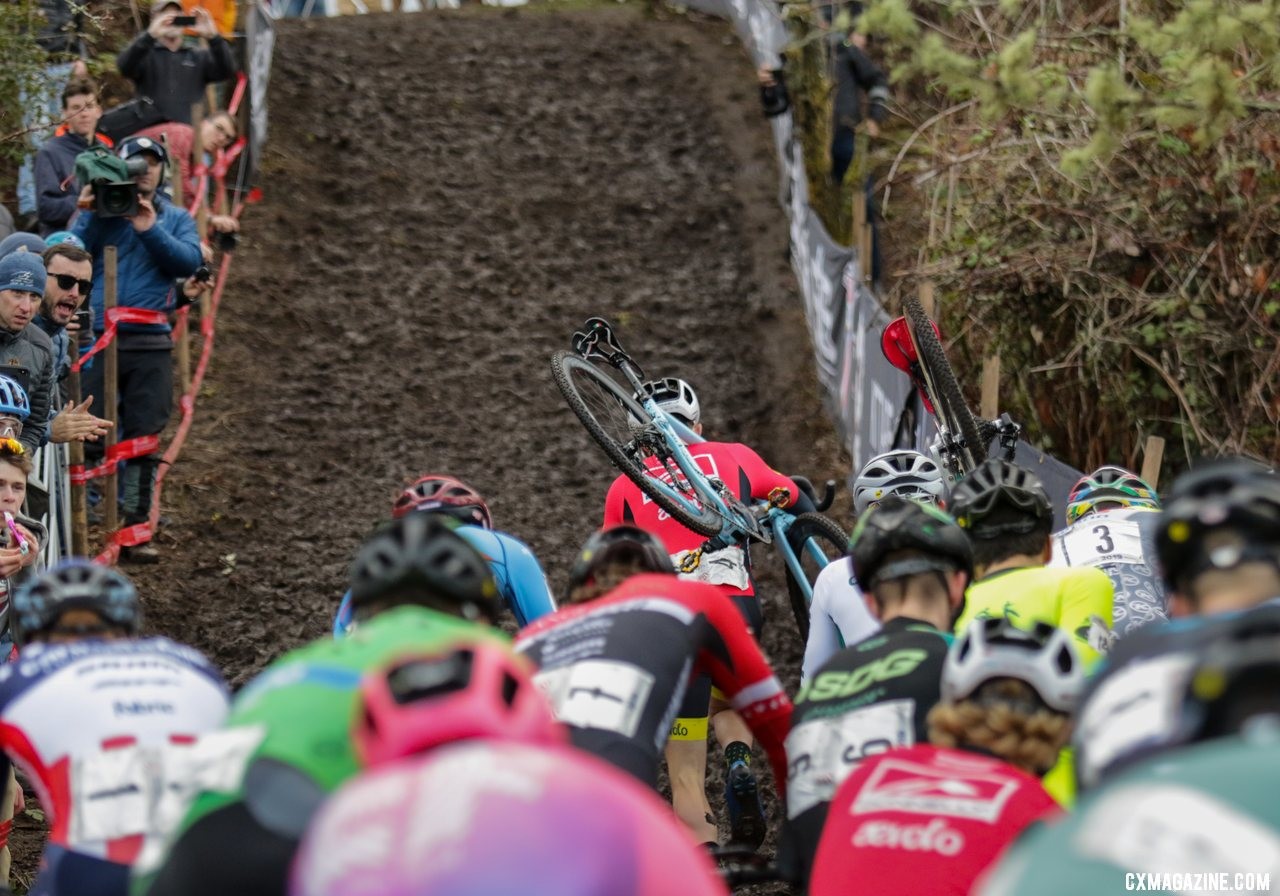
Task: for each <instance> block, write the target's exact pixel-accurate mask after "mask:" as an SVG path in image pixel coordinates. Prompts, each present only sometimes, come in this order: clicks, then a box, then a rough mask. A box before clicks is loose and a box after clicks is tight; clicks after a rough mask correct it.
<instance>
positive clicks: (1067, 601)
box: [1058, 567, 1115, 668]
mask: <svg viewBox="0 0 1280 896" xmlns="http://www.w3.org/2000/svg"><path fill="white" fill-rule="evenodd" d="M1071 573H1072V574H1071V575H1069V576H1066V577H1064V578H1063V580H1062V585H1061V589H1060V591H1059V597H1058V599H1059V608H1058V627H1059V628H1061V629H1062V630H1063V631H1066V632H1068V633H1070V634H1071V636H1072V638H1073V640H1074V643H1075V647H1076V651H1077V652H1078V653H1079V654H1080V658H1081V660H1083V661H1084V664H1085V667H1086V668H1088V667H1090V666H1092V665H1093V664H1094V663H1096V662H1097V661H1098V658H1099V657H1100V656H1101V655H1102V654H1103V653H1104V652H1106V648H1107V646H1108V644H1109V636H1110V631H1111V622H1112V619H1111V611H1112V601H1113V599H1114V594H1115V589H1114V587H1113V586H1112V584H1111V579H1110V578H1109V577H1108V576H1107V574H1106V573H1105V572H1103V571H1102V570H1100V569H1094V568H1093V567H1083V568H1074V569H1072V571H1071ZM1103 627H1105V628H1103Z"/></svg>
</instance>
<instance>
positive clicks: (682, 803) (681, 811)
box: [666, 732, 719, 843]
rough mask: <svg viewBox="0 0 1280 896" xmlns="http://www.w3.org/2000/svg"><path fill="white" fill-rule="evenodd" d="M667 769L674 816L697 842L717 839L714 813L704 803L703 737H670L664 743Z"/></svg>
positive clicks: (704, 758)
mask: <svg viewBox="0 0 1280 896" xmlns="http://www.w3.org/2000/svg"><path fill="white" fill-rule="evenodd" d="M666 757H667V772H668V773H669V774H670V776H671V804H672V807H673V808H674V809H675V811H676V815H677V816H678V817H679V818H680V820H681V821H683V822H684V823H685V826H686V827H688V828H689V830H690V831H692V832H693V838H694V840H695V841H696V842H698V843H714V842H716V841H717V840H718V839H719V832H718V831H717V830H716V823H715V816H714V815H713V814H712V813H711V804H710V803H708V802H707V791H706V787H705V781H706V777H707V739H706V735H705V732H704V734H703V737H702V738H701V739H698V740H693V739H682V740H677V739H675V738H672V739H671V740H668V741H667V746H666Z"/></svg>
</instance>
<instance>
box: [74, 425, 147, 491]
mask: <svg viewBox="0 0 1280 896" xmlns="http://www.w3.org/2000/svg"><path fill="white" fill-rule="evenodd" d="M159 447H160V437H159V436H158V435H152V436H138V437H137V438H136V439H129V440H127V441H124V442H117V443H116V444H115V445H112V446H111V447H110V448H108V449H107V453H106V455H105V456H104V457H103V462H102V463H101V464H99V465H98V466H96V467H94V468H93V469H91V470H86V469H85V468H84V465H83V464H72V465H71V466H70V467H68V468H67V474H68V475H69V476H70V478H71V484H72V485H86V484H87V483H89V482H90V481H92V480H94V479H99V478H101V477H103V476H109V475H111V474H112V473H114V472H115V471H116V466H117V465H118V464H119V463H120V461H122V460H132V459H133V458H135V457H145V456H147V455H148V454H155V452H156V450H157V449H158V448H159Z"/></svg>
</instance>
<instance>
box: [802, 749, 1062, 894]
mask: <svg viewBox="0 0 1280 896" xmlns="http://www.w3.org/2000/svg"><path fill="white" fill-rule="evenodd" d="M1058 811H1059V808H1058V804H1057V803H1056V802H1054V800H1053V797H1051V796H1049V794H1048V793H1047V792H1045V789H1044V787H1043V786H1042V785H1041V783H1040V779H1039V778H1035V777H1033V776H1031V775H1029V774H1027V773H1026V772H1024V771H1021V770H1020V769H1017V768H1015V767H1013V766H1012V765H1009V764H1008V763H1006V762H1002V761H1000V760H998V759H993V758H991V757H988V756H982V755H979V754H977V753H968V752H964V751H961V750H948V749H944V748H941V747H934V746H930V745H927V744H926V745H921V746H915V747H907V748H905V749H898V750H891V751H889V752H888V753H882V754H880V755H879V756H876V757H874V758H872V759H867V760H864V761H863V762H862V764H860V765H859V766H858V767H857V768H856V769H855V770H854V772H853V773H852V774H851V775H850V776H849V777H848V778H847V779H846V780H845V782H844V784H842V785H841V786H840V789H839V790H837V791H836V794H835V797H834V798H833V799H832V801H831V810H830V812H829V814H828V815H827V822H826V826H825V827H824V828H823V831H822V839H821V840H820V841H819V843H818V852H817V856H816V858H815V859H814V864H813V876H812V878H811V884H810V888H809V893H810V894H811V896H836V894H844V893H858V894H859V896H874V894H884V896H900V894H904V893H929V894H943V893H946V894H956V896H963V894H967V893H969V891H970V890H971V889H972V888H973V884H974V881H975V880H976V879H977V878H978V876H979V875H980V874H981V873H982V872H983V871H984V870H986V868H987V867H988V866H990V865H991V864H992V863H994V862H995V861H996V859H998V858H999V857H1000V854H1001V853H1003V852H1004V850H1005V848H1006V847H1008V846H1009V844H1010V843H1012V842H1013V841H1014V839H1015V838H1016V837H1017V836H1018V835H1019V834H1020V833H1022V831H1023V829H1025V828H1026V827H1027V826H1028V825H1029V824H1031V823H1032V822H1034V821H1038V820H1040V819H1043V818H1046V817H1049V816H1052V815H1054V814H1055V813H1057V812H1058Z"/></svg>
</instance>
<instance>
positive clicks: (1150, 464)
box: [1142, 436, 1164, 489]
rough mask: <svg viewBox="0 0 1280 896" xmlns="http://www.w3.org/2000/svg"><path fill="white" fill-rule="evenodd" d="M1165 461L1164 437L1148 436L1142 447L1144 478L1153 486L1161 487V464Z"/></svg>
mask: <svg viewBox="0 0 1280 896" xmlns="http://www.w3.org/2000/svg"><path fill="white" fill-rule="evenodd" d="M1163 461H1164V439H1162V438H1160V437H1159V436H1147V443H1146V444H1145V445H1144V446H1143V447H1142V478H1143V479H1145V480H1146V481H1147V484H1148V485H1150V486H1151V487H1152V488H1156V489H1158V488H1159V487H1160V464H1161V463H1162V462H1163Z"/></svg>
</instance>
